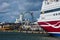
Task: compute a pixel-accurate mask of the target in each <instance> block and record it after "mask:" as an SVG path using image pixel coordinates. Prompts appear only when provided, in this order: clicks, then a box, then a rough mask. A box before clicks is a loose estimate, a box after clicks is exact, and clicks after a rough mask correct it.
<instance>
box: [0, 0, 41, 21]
mask: <svg viewBox="0 0 60 40" xmlns="http://www.w3.org/2000/svg"><path fill="white" fill-rule="evenodd" d="M41 4H42V0H0V22H15V19H16V18H19V15H20V13H21V12H25V11H26V12H29V11H32V12H33V13H34V17H35V18H34V20H36V19H37V18H38V17H39V15H40V9H41ZM25 14H26V13H25ZM28 16H29V17H28ZM25 18H29V19H30V20H31V15H30V14H26V15H25Z"/></svg>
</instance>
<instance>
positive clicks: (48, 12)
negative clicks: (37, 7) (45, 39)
mask: <svg viewBox="0 0 60 40" xmlns="http://www.w3.org/2000/svg"><path fill="white" fill-rule="evenodd" d="M42 3H43V4H42V8H41V14H40V17H39V19H38V24H39V25H40V26H41V27H42V28H43V29H44V30H45V31H47V32H48V33H49V34H50V35H52V36H60V0H43V2H42Z"/></svg>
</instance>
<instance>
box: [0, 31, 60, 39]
mask: <svg viewBox="0 0 60 40" xmlns="http://www.w3.org/2000/svg"><path fill="white" fill-rule="evenodd" d="M59 39H60V38H58V37H51V36H49V35H48V34H39V33H38V34H37V33H21V32H0V40H59Z"/></svg>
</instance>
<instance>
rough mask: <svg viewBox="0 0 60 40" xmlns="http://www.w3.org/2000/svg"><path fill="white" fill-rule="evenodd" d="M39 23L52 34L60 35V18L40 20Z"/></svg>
mask: <svg viewBox="0 0 60 40" xmlns="http://www.w3.org/2000/svg"><path fill="white" fill-rule="evenodd" d="M38 24H39V25H40V27H42V28H43V29H44V30H45V31H47V32H48V33H49V34H50V35H51V36H60V20H57V21H46V22H38Z"/></svg>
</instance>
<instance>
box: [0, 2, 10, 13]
mask: <svg viewBox="0 0 60 40" xmlns="http://www.w3.org/2000/svg"><path fill="white" fill-rule="evenodd" d="M8 6H10V4H9V3H7V2H3V3H2V4H1V5H0V12H3V11H4V10H5V11H6V8H7V7H8Z"/></svg>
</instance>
